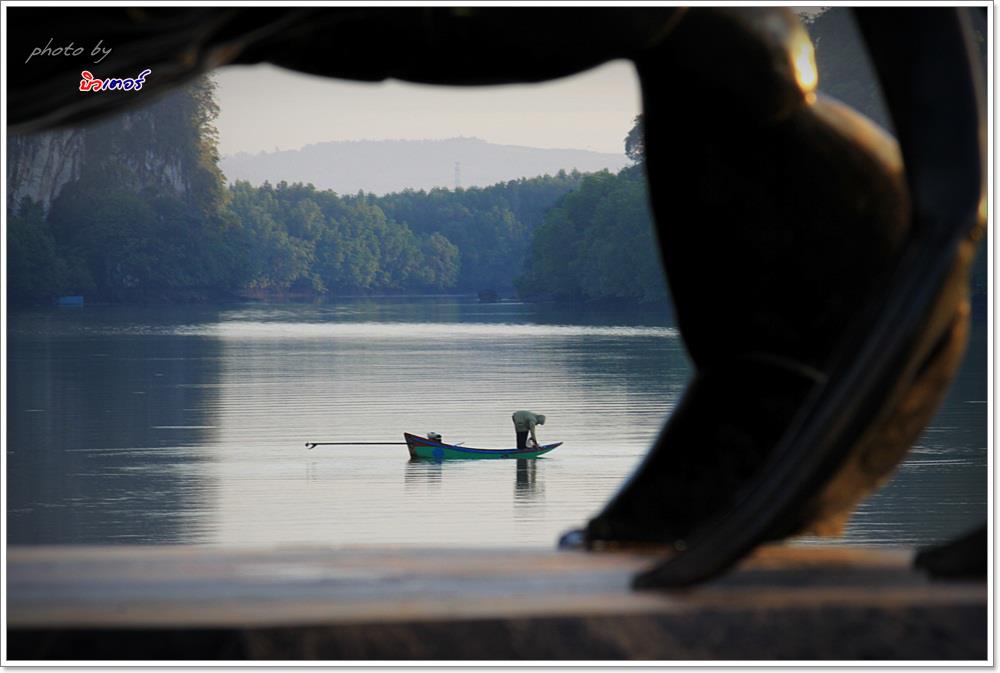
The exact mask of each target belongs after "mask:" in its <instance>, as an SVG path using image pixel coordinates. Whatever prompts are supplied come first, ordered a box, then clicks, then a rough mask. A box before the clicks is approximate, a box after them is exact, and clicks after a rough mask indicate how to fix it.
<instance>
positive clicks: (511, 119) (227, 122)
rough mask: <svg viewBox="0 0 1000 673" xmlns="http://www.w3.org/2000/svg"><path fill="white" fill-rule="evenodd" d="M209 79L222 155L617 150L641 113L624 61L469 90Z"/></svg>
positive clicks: (237, 69) (251, 75) (253, 72)
mask: <svg viewBox="0 0 1000 673" xmlns="http://www.w3.org/2000/svg"><path fill="white" fill-rule="evenodd" d="M214 77H215V80H216V82H217V83H218V91H217V98H218V102H219V107H220V112H219V117H218V119H217V120H216V126H217V128H218V129H219V137H220V142H219V150H220V152H221V153H222V154H223V155H226V154H234V153H236V152H240V151H244V152H257V151H260V150H267V151H273V150H274V149H275V148H276V147H277V148H279V149H282V150H286V149H296V148H299V147H302V146H303V145H308V144H310V143H317V142H324V141H328V140H366V139H373V140H385V139H407V140H417V139H425V138H426V139H437V138H454V137H456V136H474V137H477V138H482V139H484V140H488V141H490V142H494V143H501V144H507V145H528V146H531V147H555V148H575V149H588V150H597V151H600V152H615V153H621V152H623V151H624V149H623V147H624V144H623V140H624V138H625V134H626V133H628V130H629V129H630V128H631V127H632V120H633V118H634V117H635V115H637V114H638V113H639V110H640V107H641V105H640V102H639V82H638V79H637V78H636V75H635V70H634V68H633V67H632V64H631V63H628V62H626V61H615V62H612V63H607V64H605V65H603V66H601V67H599V68H595V69H594V70H590V71H588V72H585V73H581V74H579V75H575V76H573V77H568V78H565V79H561V80H555V81H552V82H548V83H544V84H532V85H517V86H494V87H474V88H472V87H462V88H459V87H439V86H426V85H422V84H409V83H405V82H398V81H389V82H383V83H375V84H372V83H366V82H351V81H347V80H334V79H329V78H324V77H313V76H310V75H303V74H300V73H297V72H293V71H289V70H284V69H281V68H276V67H274V66H269V65H260V66H232V67H228V68H222V69H219V70H216V71H215V73H214Z"/></svg>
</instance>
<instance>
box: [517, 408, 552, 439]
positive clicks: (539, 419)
mask: <svg viewBox="0 0 1000 673" xmlns="http://www.w3.org/2000/svg"><path fill="white" fill-rule="evenodd" d="M511 418H512V419H513V421H514V430H515V431H517V432H530V433H531V439H532V440H534V442H535V444H537V443H538V438H537V437H535V426H536V425H545V416H544V415H543V414H536V413H534V412H532V411H524V410H521V411H515V412H514V414H513V416H511Z"/></svg>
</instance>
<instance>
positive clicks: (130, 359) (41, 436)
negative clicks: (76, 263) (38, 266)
mask: <svg viewBox="0 0 1000 673" xmlns="http://www.w3.org/2000/svg"><path fill="white" fill-rule="evenodd" d="M183 315H184V318H185V320H189V319H191V318H192V317H193V315H192V313H191V312H187V311H186V312H184V314H183ZM194 317H195V319H196V320H199V321H204V322H206V323H211V322H214V321H215V320H217V319H218V312H217V311H206V310H200V311H197V312H196V316H194ZM176 318H177V316H172V315H170V312H169V311H168V310H162V311H151V310H143V309H133V310H130V311H128V312H127V313H122V312H120V311H114V310H107V311H104V310H92V309H89V308H88V309H86V310H74V311H52V310H49V311H32V312H26V313H23V314H18V315H14V316H9V319H8V333H7V337H8V339H7V368H8V369H7V422H8V428H7V484H6V486H7V489H8V491H7V493H8V516H7V526H8V528H7V539H8V542H10V543H13V544H48V543H81V544H83V543H149V542H162V541H168V540H169V541H178V542H184V541H194V540H197V539H199V537H200V532H199V531H200V529H201V528H202V526H203V524H204V521H205V517H206V515H207V512H209V511H210V509H211V507H212V504H211V503H212V500H213V493H214V492H215V490H216V486H217V484H216V483H215V482H214V481H213V479H212V477H211V474H210V473H209V472H208V471H206V470H204V469H201V464H202V462H203V461H204V459H205V453H204V451H203V447H205V446H207V445H211V444H212V442H213V441H214V440H215V437H216V432H217V430H218V427H217V425H216V417H215V414H214V410H215V409H216V408H217V405H218V399H219V392H218V390H216V389H214V388H212V387H211V386H210V384H211V383H213V382H215V381H217V379H218V375H219V362H220V360H221V346H220V344H219V343H218V342H217V341H215V340H214V339H210V338H196V339H187V340H184V339H176V338H171V337H168V336H149V335H148V332H149V331H153V330H155V329H157V328H160V327H164V326H167V325H175V324H176ZM147 328H149V329H147Z"/></svg>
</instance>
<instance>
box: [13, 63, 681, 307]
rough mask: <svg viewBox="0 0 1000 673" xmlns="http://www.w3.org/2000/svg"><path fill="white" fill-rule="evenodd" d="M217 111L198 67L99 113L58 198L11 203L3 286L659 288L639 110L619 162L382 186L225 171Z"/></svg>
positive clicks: (92, 296)
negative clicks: (195, 77) (154, 95)
mask: <svg viewBox="0 0 1000 673" xmlns="http://www.w3.org/2000/svg"><path fill="white" fill-rule="evenodd" d="M217 113H218V108H217V107H216V105H215V101H214V96H213V87H212V83H211V80H208V79H203V80H200V81H199V82H197V83H196V84H194V85H192V86H190V87H187V88H185V89H182V90H180V91H178V92H176V93H174V94H173V95H171V96H168V97H167V98H165V99H163V100H162V101H160V102H157V103H155V104H154V105H152V106H150V107H149V108H147V109H146V110H144V111H141V112H140V113H136V114H131V115H128V116H120V117H116V118H113V119H110V120H108V121H104V122H101V123H100V124H97V125H95V126H93V127H88V128H87V130H86V134H85V138H86V141H85V145H86V146H85V150H84V153H83V157H84V163H83V165H82V166H81V168H80V170H79V175H78V177H77V178H76V179H74V180H73V181H71V182H70V183H68V184H66V185H65V186H64V187H63V188H62V189H61V190H60V191H59V194H58V195H57V196H56V197H55V198H54V199H53V201H52V203H51V206H50V207H49V208H48V210H46V209H45V208H43V207H42V204H40V203H38V202H33V201H30V200H24V201H22V202H21V203H18V204H9V206H8V213H7V215H8V230H7V244H8V252H9V254H8V259H9V264H8V268H7V281H8V284H7V287H8V300H9V301H10V302H11V303H12V304H25V303H45V302H49V301H51V300H52V299H53V298H54V297H57V296H61V295H74V294H81V295H85V296H87V297H88V300H89V301H95V300H96V301H110V302H134V301H160V300H168V301H189V300H212V299H218V298H221V297H224V296H230V297H231V296H236V295H241V294H244V295H245V294H256V295H259V296H282V295H302V294H305V295H312V296H321V295H334V296H335V295H338V294H363V293H392V292H399V293H402V292H407V293H435V292H436V293H440V292H476V291H480V290H497V291H501V292H505V291H510V290H512V289H513V288H514V287H516V288H517V290H518V291H519V292H520V293H521V294H522V295H523V296H525V297H528V298H555V299H565V300H594V299H605V298H616V299H619V300H621V299H625V300H636V301H644V300H650V299H655V298H659V297H662V296H663V283H662V276H661V273H660V270H659V261H658V258H657V255H656V252H655V245H653V239H652V222H651V218H650V215H649V211H648V208H647V206H646V199H647V197H646V191H645V180H644V177H643V173H642V167H641V156H640V154H641V128H640V127H639V126H638V121H639V120H637V126H636V128H633V130H632V131H631V132H630V134H629V139H627V141H626V146H627V149H628V150H629V153H630V156H632V158H633V160H635V161H636V165H635V166H633V167H631V168H628V169H625V170H623V171H621V172H620V173H619V174H618V175H612V174H610V173H607V172H602V173H597V174H589V175H582V174H580V173H578V172H576V171H572V172H569V173H567V172H565V171H560V172H559V173H558V174H557V175H554V176H552V175H547V176H543V177H536V178H522V179H520V180H512V181H509V182H506V183H500V184H497V185H493V186H490V187H484V188H469V189H455V190H449V189H432V190H430V191H422V190H421V191H412V190H406V191H403V192H399V193H394V194H387V195H384V196H375V195H372V194H365V193H363V192H359V193H357V194H353V195H340V194H337V193H335V192H333V191H330V190H319V189H316V188H315V187H313V186H312V185H309V184H299V183H296V184H287V183H285V182H279V183H278V184H276V185H271V184H269V183H264V184H263V185H260V186H253V185H251V184H249V183H247V182H237V183H236V184H234V185H230V186H228V187H227V186H226V185H225V181H224V177H223V176H222V173H221V171H220V170H219V168H218V152H217V137H216V132H215V129H214V127H213V125H212V120H213V119H214V118H215V115H216V114H217ZM637 129H639V130H638V131H637ZM637 143H638V145H637ZM636 147H638V148H639V149H638V150H636ZM636 152H639V154H637V153H636Z"/></svg>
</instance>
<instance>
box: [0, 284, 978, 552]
mask: <svg viewBox="0 0 1000 673" xmlns="http://www.w3.org/2000/svg"><path fill="white" fill-rule="evenodd" d="M969 352H970V355H969V357H968V358H967V359H966V363H965V364H963V367H962V370H961V372H960V373H959V376H958V379H957V381H956V384H955V386H954V387H953V389H952V391H951V393H949V396H948V398H947V400H946V401H945V404H944V406H943V408H942V411H941V412H940V413H939V414H938V416H937V417H936V418H935V420H934V421H933V422H932V424H931V426H930V427H929V428H928V430H927V432H925V433H924V435H923V437H922V438H921V440H920V441H919V442H918V444H917V446H916V447H915V449H914V450H913V452H912V453H911V455H910V456H909V459H908V460H907V462H906V463H905V464H904V465H903V466H902V468H901V469H900V471H899V473H898V474H897V476H896V478H895V479H893V480H892V482H891V483H890V484H889V485H888V486H887V487H886V488H885V489H883V490H882V491H881V492H880V493H878V494H877V495H876V496H875V497H874V498H873V499H871V500H870V501H868V502H867V503H865V504H864V505H863V506H862V508H861V509H860V510H859V512H858V515H857V516H856V517H855V518H854V519H853V520H852V521H851V523H850V526H849V530H848V540H849V541H852V542H864V543H869V542H872V543H905V544H922V543H925V542H930V541H935V540H937V539H939V538H941V537H946V536H947V535H949V534H951V533H953V532H955V533H957V532H960V529H964V528H967V527H968V525H967V524H968V523H977V522H978V521H980V520H981V519H983V518H984V517H985V512H986V497H987V492H986V486H987V481H986V475H987V472H986V470H987V456H986V414H987V409H986V407H987V405H986V404H984V401H985V400H986V399H987V397H986V379H985V369H986V366H987V364H986V356H987V351H986V330H985V326H982V327H980V328H977V329H974V330H973V339H972V344H971V345H970V351H969ZM7 367H8V391H7V392H8V398H7V399H8V402H7V404H8V408H7V413H8V423H9V427H8V436H7V439H8V444H7V460H8V475H7V489H8V491H7V497H8V501H7V505H8V521H7V523H8V531H9V532H8V540H9V541H10V542H11V543H14V544H26V543H121V542H145V543H191V542H196V543H211V544H222V545H244V544H283V543H287V544H301V543H318V544H369V543H379V544H385V543H391V544H415V545H432V546H433V545H460V546H478V545H499V546H509V545H539V546H546V547H548V546H551V545H552V544H553V543H554V541H555V540H556V538H557V537H558V535H559V534H560V533H561V532H563V531H565V530H567V529H570V528H573V527H577V526H579V525H580V524H581V523H583V522H584V521H586V520H587V519H588V518H589V517H590V516H592V515H593V514H594V513H595V512H596V511H597V510H598V509H599V508H600V506H601V505H602V504H603V503H604V502H606V501H607V499H608V498H609V497H611V495H612V494H613V493H614V492H615V491H616V490H617V489H618V488H619V487H620V485H621V483H622V481H623V480H624V479H625V478H626V477H627V476H628V475H629V474H630V473H631V471H632V470H633V469H634V467H635V466H636V464H637V463H638V461H639V460H640V459H641V458H642V456H643V455H644V454H645V452H646V450H647V448H648V447H649V446H650V444H651V442H652V441H653V439H654V437H655V436H656V434H657V433H658V432H659V430H660V427H661V426H662V424H663V422H664V419H665V418H666V417H667V416H668V415H669V413H670V412H671V410H672V409H673V408H674V405H675V404H676V402H677V401H678V399H679V397H680V395H681V394H682V391H683V389H684V386H685V385H686V382H687V379H688V376H689V373H690V367H689V364H688V362H687V359H686V356H685V354H684V350H683V347H682V344H681V341H680V338H679V337H678V335H677V331H676V330H675V329H674V328H673V326H672V325H671V324H670V322H669V316H668V314H667V312H666V311H658V310H654V311H652V312H640V313H635V314H631V315H630V314H628V313H625V312H620V311H619V312H611V311H602V310H598V309H590V308H588V309H586V310H585V311H576V312H574V310H573V309H570V308H568V307H557V306H547V305H526V304H517V303H513V302H501V303H497V304H480V303H479V302H477V301H476V300H475V298H471V299H456V298H449V299H433V300H430V299H427V300H425V299H419V300H418V299H405V298H402V299H400V298H397V299H392V300H374V299H369V300H363V301H345V302H341V303H337V304H325V305H298V306H297V305H281V306H268V305H246V306H231V307H225V308H203V307H179V308H162V307H161V308H156V309H141V308H134V307H132V308H107V307H86V308H85V309H83V310H77V311H71V312H61V311H57V310H45V311H34V312H28V313H23V314H17V315H12V316H9V318H8V361H7ZM522 408H530V409H535V410H537V411H538V412H540V413H545V414H546V415H547V416H548V419H549V420H548V422H547V423H546V425H545V426H544V427H543V428H541V437H540V439H541V441H542V442H550V441H551V442H555V441H562V442H564V444H563V446H561V447H559V448H558V449H556V450H555V451H553V452H552V453H550V454H548V455H547V456H546V457H545V458H543V459H540V460H537V461H536V460H531V461H514V462H515V464H514V465H511V461H506V460H480V461H455V462H447V463H434V462H425V461H409V458H408V453H407V451H406V449H405V447H401V446H384V447H381V446H368V447H317V448H316V449H314V450H312V451H307V450H306V449H305V448H304V447H303V443H304V442H305V441H307V440H310V441H317V440H338V441H351V440H365V441H393V442H399V441H400V440H401V439H402V436H401V433H402V432H404V431H409V432H417V433H422V432H423V431H425V430H426V429H428V428H431V429H435V430H438V431H441V432H443V433H444V434H445V436H446V437H447V438H448V441H449V442H451V443H460V442H465V443H466V445H469V446H510V445H511V443H512V442H511V440H512V432H511V427H510V414H511V412H512V411H514V410H515V409H522ZM401 464H402V465H401ZM401 470H402V478H401V475H400V471H401ZM511 470H513V471H514V474H513V491H512V489H511V480H512V479H511V477H512V475H511ZM446 471H447V473H448V474H447V475H445V472H446Z"/></svg>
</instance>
